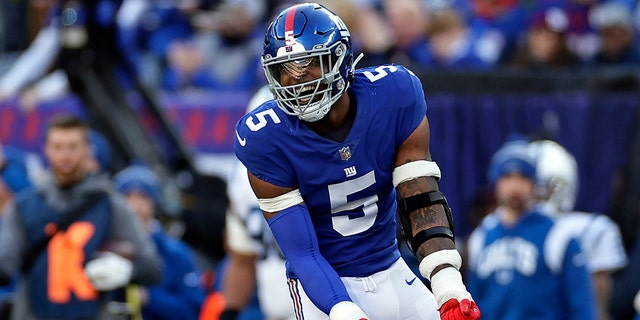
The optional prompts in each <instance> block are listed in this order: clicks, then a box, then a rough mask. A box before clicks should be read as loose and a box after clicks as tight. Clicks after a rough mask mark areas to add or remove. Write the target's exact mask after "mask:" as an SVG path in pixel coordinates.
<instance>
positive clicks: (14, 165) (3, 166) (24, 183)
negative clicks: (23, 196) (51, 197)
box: [0, 141, 32, 212]
mask: <svg viewBox="0 0 640 320" xmlns="http://www.w3.org/2000/svg"><path fill="white" fill-rule="evenodd" d="M31 184H32V182H31V180H30V179H29V174H28V171H27V165H26V163H25V154H24V153H23V152H22V151H20V150H19V149H17V148H14V147H10V146H4V145H3V144H2V142H1V141H0V212H1V211H2V210H3V208H4V206H5V205H6V204H7V203H8V202H9V201H10V200H11V199H12V198H13V195H14V194H16V193H17V192H19V191H21V190H24V189H26V188H28V187H30V186H31Z"/></svg>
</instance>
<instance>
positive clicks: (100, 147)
mask: <svg viewBox="0 0 640 320" xmlns="http://www.w3.org/2000/svg"><path fill="white" fill-rule="evenodd" d="M89 143H90V144H91V154H92V155H93V157H94V158H96V160H97V161H98V163H99V164H100V168H101V170H102V171H105V170H107V169H108V168H109V166H110V165H111V145H110V144H109V141H107V139H106V138H105V137H104V136H103V135H102V134H101V133H99V132H98V131H95V130H91V131H89Z"/></svg>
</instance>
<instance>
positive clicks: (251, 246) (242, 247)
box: [220, 86, 295, 320]
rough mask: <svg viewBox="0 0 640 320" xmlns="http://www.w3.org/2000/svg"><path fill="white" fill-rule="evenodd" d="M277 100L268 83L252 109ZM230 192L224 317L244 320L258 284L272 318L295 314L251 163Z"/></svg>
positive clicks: (287, 319) (288, 319)
mask: <svg viewBox="0 0 640 320" xmlns="http://www.w3.org/2000/svg"><path fill="white" fill-rule="evenodd" d="M271 99H273V95H272V94H271V91H269V88H268V86H264V87H262V89H260V90H259V91H258V92H257V93H256V94H255V95H254V96H253V98H252V99H251V101H249V104H248V106H247V112H248V111H251V110H253V109H255V108H256V107H258V106H259V105H260V104H262V103H263V102H265V101H267V100H271ZM227 193H228V195H229V199H230V202H231V204H230V206H229V209H228V211H227V216H226V239H227V242H226V243H227V249H228V250H227V254H228V257H229V262H228V266H227V267H226V271H225V273H224V274H225V278H224V280H223V287H222V293H223V295H224V297H225V301H226V304H225V311H224V312H223V314H222V316H221V317H220V319H221V320H235V319H239V318H238V315H239V314H241V311H242V310H244V309H245V308H246V307H247V306H248V305H249V302H250V298H251V296H252V294H253V293H254V290H255V289H256V288H257V290H258V301H259V303H260V309H261V310H262V313H263V314H264V317H265V319H266V320H293V319H295V314H294V312H293V311H294V308H293V304H292V302H291V299H289V289H288V287H287V278H286V269H285V260H284V257H283V256H282V252H281V251H280V248H279V247H278V245H277V243H276V242H275V239H274V238H273V234H272V233H271V230H270V229H269V226H268V225H267V223H266V221H265V220H264V218H263V217H262V212H261V211H260V207H259V205H258V200H257V199H256V198H255V197H254V196H253V193H252V191H251V185H250V184H249V180H248V178H247V172H246V168H245V167H244V166H243V165H242V164H241V163H240V162H239V161H238V162H237V163H236V165H235V167H234V170H233V171H232V174H231V175H230V177H229V179H228V188H227ZM256 280H257V287H256Z"/></svg>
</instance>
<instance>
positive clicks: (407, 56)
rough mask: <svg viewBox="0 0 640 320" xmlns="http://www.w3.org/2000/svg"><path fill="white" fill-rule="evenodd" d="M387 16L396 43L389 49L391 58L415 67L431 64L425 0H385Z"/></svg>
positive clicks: (393, 60)
mask: <svg viewBox="0 0 640 320" xmlns="http://www.w3.org/2000/svg"><path fill="white" fill-rule="evenodd" d="M383 5H384V16H385V18H386V21H387V22H388V24H389V27H390V28H391V32H392V35H393V38H392V39H393V43H392V46H391V48H390V49H389V50H390V53H389V59H390V60H391V62H394V63H398V64H402V65H407V66H416V67H425V66H427V65H429V64H431V60H432V58H431V56H430V55H429V50H428V48H427V34H426V31H427V26H428V23H429V16H428V14H427V11H426V10H425V8H424V6H423V5H422V1H420V0H400V1H395V0H394V1H389V0H385V1H383Z"/></svg>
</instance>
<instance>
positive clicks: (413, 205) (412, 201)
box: [398, 191, 455, 254]
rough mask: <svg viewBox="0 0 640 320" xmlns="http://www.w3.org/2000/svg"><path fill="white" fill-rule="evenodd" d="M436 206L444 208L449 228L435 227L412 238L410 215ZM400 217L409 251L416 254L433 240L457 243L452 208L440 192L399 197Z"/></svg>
mask: <svg viewBox="0 0 640 320" xmlns="http://www.w3.org/2000/svg"><path fill="white" fill-rule="evenodd" d="M434 204H441V205H442V206H443V207H444V212H445V214H446V215H447V221H448V222H449V227H448V228H447V227H433V228H429V229H426V230H422V231H420V232H418V233H417V234H416V235H415V236H413V237H412V236H411V234H412V232H411V222H410V221H409V213H411V212H413V211H416V210H418V209H420V208H425V207H429V206H432V205H434ZM398 215H399V216H400V223H401V225H402V230H401V231H402V236H403V238H404V240H405V241H406V242H407V245H408V246H409V249H411V251H412V252H413V253H414V254H415V253H416V251H417V250H418V248H420V245H421V244H423V243H424V242H426V241H428V240H429V239H432V238H449V239H451V240H453V241H455V237H454V235H453V215H452V212H451V207H449V203H448V202H447V199H446V198H445V197H444V195H443V194H442V192H440V191H431V192H427V193H421V194H417V195H415V196H411V197H408V198H399V197H398Z"/></svg>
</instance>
